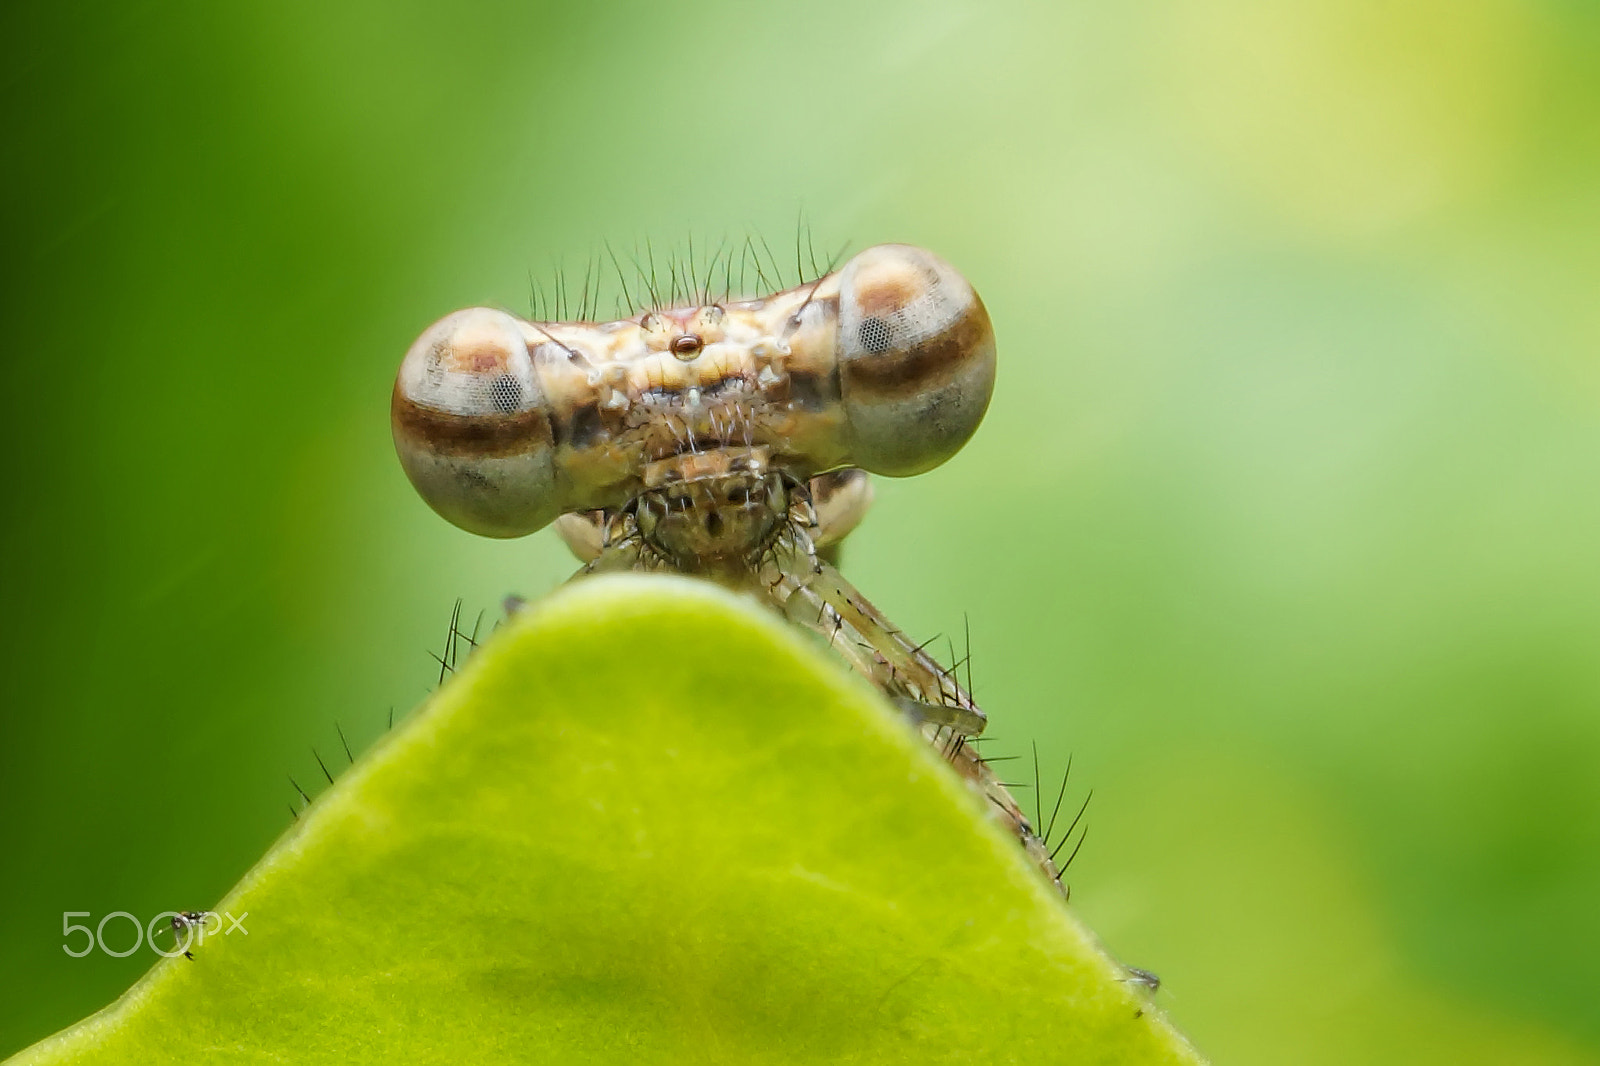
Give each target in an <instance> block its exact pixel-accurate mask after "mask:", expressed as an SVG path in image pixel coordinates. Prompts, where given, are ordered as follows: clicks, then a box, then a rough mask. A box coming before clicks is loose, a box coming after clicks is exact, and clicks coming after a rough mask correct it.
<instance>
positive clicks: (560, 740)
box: [15, 575, 1198, 1066]
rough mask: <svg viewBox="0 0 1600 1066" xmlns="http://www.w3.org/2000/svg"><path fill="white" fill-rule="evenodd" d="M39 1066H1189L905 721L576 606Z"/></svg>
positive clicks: (655, 594)
mask: <svg viewBox="0 0 1600 1066" xmlns="http://www.w3.org/2000/svg"><path fill="white" fill-rule="evenodd" d="M217 909H218V910H226V911H229V912H232V913H233V914H234V915H242V914H245V913H246V912H248V918H246V919H245V920H244V924H245V927H246V928H247V929H248V934H242V933H237V932H236V933H233V934H232V935H228V936H221V935H217V936H213V937H211V938H210V939H208V940H207V941H206V942H205V943H204V944H203V945H202V946H200V947H199V948H198V949H197V950H196V951H195V959H194V961H192V962H191V961H187V960H185V959H183V958H181V957H180V958H173V959H167V960H162V961H160V962H159V963H158V964H157V965H156V966H155V967H154V968H153V969H152V970H151V972H150V973H149V974H147V975H146V976H145V977H144V978H143V979H142V980H140V981H139V983H138V984H136V985H135V986H134V987H133V989H132V990H131V991H129V992H128V993H127V994H126V995H124V996H123V997H122V999H120V1000H119V1001H118V1002H117V1003H115V1004H113V1005H112V1006H111V1007H109V1008H108V1009H106V1010H105V1011H102V1012H101V1013H99V1014H97V1015H95V1016H93V1017H91V1018H89V1019H88V1020H86V1021H84V1022H82V1023H80V1024H79V1025H77V1026H76V1027H74V1028H72V1029H69V1030H67V1031H66V1032H64V1033H61V1034H59V1035H57V1036H55V1037H52V1038H51V1039H49V1040H46V1041H44V1042H43V1043H41V1044H38V1045H36V1046H34V1047H33V1048H30V1049H28V1050H27V1051H24V1052H23V1053H22V1054H21V1055H20V1056H18V1057H17V1059H16V1060H15V1061H17V1062H26V1063H46V1062H50V1063H54V1062H77V1061H85V1060H91V1061H107V1060H110V1061H125V1062H137V1063H154V1062H166V1061H171V1062H184V1063H188V1062H192V1061H196V1060H197V1059H199V1058H201V1057H202V1056H204V1057H205V1058H206V1059H207V1061H215V1060H233V1061H240V1062H267V1061H274V1062H276V1061H292V1062H299V1063H307V1062H323V1061H327V1062H339V1063H350V1062H409V1063H419V1062H448V1063H475V1062H491V1061H494V1062H503V1061H528V1062H610V1061H615V1062H628V1063H637V1062H728V1063H758V1062H779V1061H793V1060H796V1059H825V1060H828V1061H835V1062H897V1061H908V1062H929V1061H960V1062H1000V1061H1009V1062H1022V1063H1039V1064H1041V1066H1042V1064H1045V1063H1055V1062H1072V1063H1079V1064H1081V1063H1158V1062H1159V1063H1189V1062H1196V1061H1198V1060H1197V1058H1196V1057H1195V1056H1194V1053H1193V1052H1192V1051H1191V1050H1189V1049H1188V1047H1187V1045H1186V1044H1185V1043H1184V1042H1183V1040H1182V1039H1181V1038H1180V1037H1178V1036H1177V1035H1176V1034H1175V1033H1174V1031H1173V1030H1172V1029H1171V1028H1170V1027H1169V1026H1168V1025H1167V1023H1166V1022H1165V1021H1164V1019H1163V1018H1162V1017H1161V1016H1160V1012H1159V1011H1156V1010H1154V1009H1153V1008H1152V1007H1151V1005H1150V1003H1149V1000H1148V997H1147V996H1146V995H1145V994H1144V993H1142V992H1140V991H1138V990H1137V989H1135V988H1134V987H1132V986H1129V985H1128V984H1126V983H1124V982H1123V981H1122V980H1120V978H1121V977H1122V976H1123V974H1122V972H1121V971H1120V970H1119V969H1118V967H1117V966H1116V964H1115V963H1113V962H1112V961H1111V960H1110V959H1108V958H1107V957H1106V956H1105V955H1104V954H1103V953H1102V952H1101V951H1100V949H1099V948H1098V947H1097V946H1096V945H1095V943H1094V941H1093V938H1092V937H1091V936H1090V935H1089V934H1088V933H1087V932H1086V931H1085V930H1084V929H1082V928H1081V927H1080V926H1079V925H1078V924H1077V922H1076V921H1075V920H1074V918H1073V917H1072V915H1071V913H1070V912H1069V910H1068V909H1067V907H1066V906H1065V905H1064V904H1063V903H1062V901H1061V899H1060V898H1059V896H1058V895H1057V894H1055V893H1054V891H1053V890H1052V889H1051V888H1050V887H1049V886H1048V885H1047V884H1046V883H1045V881H1044V879H1043V878H1042V877H1041V876H1040V875H1039V874H1038V873H1037V872H1036V871H1035V870H1034V869H1032V868H1031V867H1030V866H1029V865H1028V863H1027V862H1026V861H1025V860H1024V858H1023V855H1022V851H1021V849H1020V848H1018V847H1017V845H1016V844H1015V842H1014V841H1012V840H1010V839H1008V838H1007V836H1006V834H1005V833H1004V832H1002V831H1001V830H1000V829H999V828H997V827H996V826H995V825H994V824H993V823H992V822H991V821H990V820H989V818H988V817H987V815H986V812H985V810H984V804H983V802H982V801H981V800H980V799H979V798H978V797H976V796H975V795H974V794H973V793H972V792H971V791H970V790H969V789H968V788H967V787H966V786H965V785H964V784H963V783H962V782H961V781H960V780H959V779H958V778H957V777H956V776H955V775H954V774H953V773H952V772H951V771H950V770H949V768H948V767H946V766H944V765H943V763H942V762H941V760H940V759H939V757H938V756H937V754H936V753H934V752H933V751H932V750H931V749H929V748H928V747H927V745H925V744H923V743H922V742H921V741H920V740H918V739H917V738H915V737H914V736H913V735H912V733H911V732H910V731H909V730H907V729H906V728H905V727H904V726H903V725H902V724H901V722H900V721H899V720H898V719H896V718H895V717H894V715H893V713H892V712H891V711H890V710H889V709H888V708H887V707H886V705H885V704H884V703H883V701H882V700H880V699H879V698H878V696H877V695H876V693H874V692H873V691H872V690H871V689H869V688H868V687H867V686H866V685H864V684H863V683H861V682H859V681H857V680H856V679H855V678H853V677H851V676H849V675H847V674H846V673H845V672H844V671H843V670H842V669H841V668H840V667H839V666H838V665H837V664H835V663H834V662H831V661H829V659H828V658H827V653H826V651H825V650H823V649H820V648H818V647H816V646H814V645H812V644H811V643H809V642H808V641H807V640H806V639H805V638H804V637H803V636H802V635H801V634H799V633H798V632H796V631H793V630H791V629H789V628H788V627H786V626H785V625H783V624H782V623H781V622H779V621H778V620H777V619H776V618H775V617H772V616H769V614H768V613H767V612H766V611H765V610H764V609H763V608H760V607H758V606H757V605H755V604H752V603H748V602H746V601H744V600H741V599H739V598H737V597H735V596H733V595H732V594H730V593H726V592H723V591H721V590H719V589H717V588H715V587H713V586H711V585H708V584H705V583H701V582H696V581H691V580H688V579H683V578H667V577H644V576H639V575H626V576H618V577H609V578H596V579H593V580H589V581H586V582H581V583H578V584H576V585H573V586H570V587H568V588H566V589H563V590H562V591H560V592H559V593H558V594H556V595H555V596H553V597H551V598H550V599H549V600H547V601H546V602H544V603H543V604H541V605H539V606H538V607H537V608H535V609H533V610H530V611H527V612H525V613H524V614H523V615H522V616H520V617H519V618H517V619H516V620H515V622H513V623H512V624H510V625H509V626H506V627H503V628H502V630H501V631H500V632H499V633H497V634H496V636H495V637H494V639H493V640H492V641H490V642H489V643H488V645H487V646H486V647H485V648H483V649H482V650H481V651H480V652H478V653H477V654H476V655H474V656H473V658H472V660H471V661H470V662H469V663H468V664H466V666H465V667H464V668H463V669H462V670H461V672H460V673H459V674H458V675H457V676H456V677H454V678H453V679H452V680H451V681H450V682H449V683H448V684H446V685H445V686H444V688H443V689H442V690H441V691H440V692H439V693H438V695H437V696H435V697H434V698H433V699H432V700H431V701H430V702H429V703H428V704H427V705H426V706H425V707H424V708H423V709H422V710H421V711H419V712H418V713H417V714H415V715H413V716H411V717H410V718H409V719H407V720H406V721H404V722H403V723H402V724H401V725H400V726H398V727H397V728H396V729H395V730H394V731H393V732H392V733H390V734H389V735H388V736H387V737H386V738H385V739H384V740H383V741H382V742H381V743H380V744H379V745H378V746H377V747H376V748H375V749H374V750H373V751H371V752H370V753H369V754H368V755H367V756H366V757H364V758H363V759H361V760H360V761H359V762H358V763H357V764H356V765H355V766H354V767H353V768H352V769H351V770H350V771H349V772H347V773H346V774H345V775H344V777H343V778H341V779H340V780H339V781H338V782H337V783H336V784H335V785H333V786H332V787H330V788H329V789H328V791H327V792H326V793H325V794H324V795H322V796H321V797H319V798H318V799H317V801H316V803H315V804H314V805H313V806H312V807H311V809H310V810H309V811H307V812H306V813H305V814H303V815H302V816H301V818H300V820H299V821H298V822H297V823H296V824H295V825H294V826H292V827H291V829H290V830H289V831H288V832H287V833H286V834H285V835H284V837H283V838H282V839H281V840H279V841H278V843H277V844H276V845H274V847H273V848H272V849H271V851H270V852H268V854H267V856H266V857H265V858H264V859H262V861H261V862H260V863H259V864H258V865H257V866H256V867H255V869H254V870H252V871H251V872H250V873H249V874H248V875H247V876H246V877H245V879H244V881H243V882H242V883H240V885H239V886H238V887H237V888H236V889H235V890H234V891H233V892H232V893H231V894H230V895H229V896H228V898H227V899H225V900H223V901H222V902H221V903H220V904H219V905H218V908H217Z"/></svg>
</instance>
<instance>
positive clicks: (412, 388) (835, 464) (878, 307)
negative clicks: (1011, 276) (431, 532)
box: [392, 245, 995, 537]
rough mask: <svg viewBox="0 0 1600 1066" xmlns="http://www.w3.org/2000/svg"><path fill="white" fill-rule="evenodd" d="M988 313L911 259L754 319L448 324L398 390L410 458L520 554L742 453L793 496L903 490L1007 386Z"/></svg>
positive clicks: (894, 249) (423, 476)
mask: <svg viewBox="0 0 1600 1066" xmlns="http://www.w3.org/2000/svg"><path fill="white" fill-rule="evenodd" d="M994 366H995V356H994V335H993V331H992V329H991V327H990V325H989V317H988V314H987V312H986V311H985V310H984V307H983V303H982V301H980V300H979V299H978V296H977V294H976V293H975V292H973V290H972V287H971V286H970V285H968V284H967V282H966V280H965V279H964V278H962V277H961V275H960V274H958V273H957V272H956V271H955V270H954V269H953V268H952V267H950V266H949V265H948V264H946V263H945V262H944V261H943V260H941V259H939V258H938V257H937V256H935V255H933V254H932V253H930V252H926V251H923V250H922V249H920V248H913V247H910V246H908V245H879V246H877V247H874V248H868V249H867V250H865V251H863V252H861V253H860V254H858V255H856V256H855V257H854V258H852V259H851V260H850V261H849V262H847V263H846V264H845V265H844V267H843V268H842V269H840V270H838V271H836V272H834V273H831V274H827V275H824V276H823V277H821V278H818V279H816V280H815V281H812V282H808V283H806V284H803V285H799V286H796V287H795V288H792V289H788V290H785V291H783V292H779V293H774V294H772V295H770V296H764V297H761V298H758V299H751V300H739V301H734V300H730V301H728V302H727V303H726V304H721V303H708V304H705V305H700V306H693V307H680V308H665V309H657V310H653V311H650V312H647V313H645V314H643V315H642V316H640V317H638V318H634V319H623V320H620V321H616V322H605V323H591V322H531V321H527V320H523V319H520V318H517V317H515V316H513V315H509V314H506V313H505V312H502V311H496V310H491V309H487V308H472V309H469V310H465V311H457V312H456V313H455V314H452V315H449V316H446V317H445V318H443V319H441V320H440V321H439V322H436V323H435V324H434V325H433V326H431V327H429V328H428V330H427V331H426V332H424V333H423V335H422V336H421V337H420V338H419V339H418V340H417V342H416V343H415V344H413V345H412V347H411V350H410V352H409V353H408V354H407V355H406V358H405V361H404V363H402V365H401V367H400V373H399V375H398V377H397V379H396V381H395V387H394V395H393V404H392V420H393V428H394V438H395V447H396V449H397V450H398V452H399V455H400V460H401V463H402V465H403V466H404V467H405V470H406V473H407V475H408V476H409V477H410V479H411V482H412V484H413V485H415V486H416V488H417V490H418V492H420V493H421V494H422V496H423V498H424V499H426V500H427V501H428V503H429V504H430V505H431V506H432V507H433V508H434V509H435V510H437V511H438V512H439V513H440V514H442V515H443V516H444V517H446V518H448V519H449V520H450V521H452V522H454V523H455V524H457V525H459V526H461V527H463V528H465V529H468V530H471V531H472V532H475V533H482V534H485V535H488V536H498V537H513V536H520V535H522V534H525V533H531V532H533V531H534V530H537V529H539V528H542V527H543V526H545V525H547V524H549V523H550V522H551V521H553V520H554V519H555V518H556V517H557V516H559V515H563V514H570V513H573V512H588V511H604V510H607V509H615V508H620V507H623V506H624V505H626V504H628V503H629V502H630V501H633V500H635V499H637V498H638V497H639V496H640V495H641V494H642V493H645V492H648V491H651V490H652V489H653V488H654V487H655V486H652V485H650V484H647V482H648V481H649V480H650V471H652V470H656V469H659V467H658V464H660V463H662V462H664V461H668V460H676V459H678V458H679V457H685V456H696V455H703V454H706V453H710V452H714V451H719V450H724V449H736V450H741V451H742V452H745V453H751V452H752V450H755V452H758V453H759V454H760V455H761V456H763V461H764V463H765V464H766V469H769V470H771V471H772V472H773V473H774V474H776V475H779V476H781V477H783V478H785V479H787V481H788V482H790V483H793V484H795V485H805V484H806V483H807V482H808V481H809V480H810V479H811V478H813V477H815V476H817V475H819V474H823V473H826V472H828V471H832V470H839V469H842V468H848V467H856V468H860V469H863V470H867V471H871V472H873V473H880V474H886V475H890V476H894V477H904V476H907V475H911V474H917V473H921V472H922V471H924V470H928V469H931V468H932V467H935V466H937V465H939V464H940V463H942V462H944V461H945V460H946V459H948V458H949V457H950V456H951V455H953V454H955V452H956V451H957V450H958V449H960V447H961V446H962V445H963V444H965V443H966V441H967V439H968V438H969V437H971V435H972V433H973V431H974V430H976V429H977V426H978V423H979V422H980V421H981V420H982V418H983V413H984V410H985V409H986V408H987V406H988V402H989V395H990V392H991V391H992V389H993V385H994Z"/></svg>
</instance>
